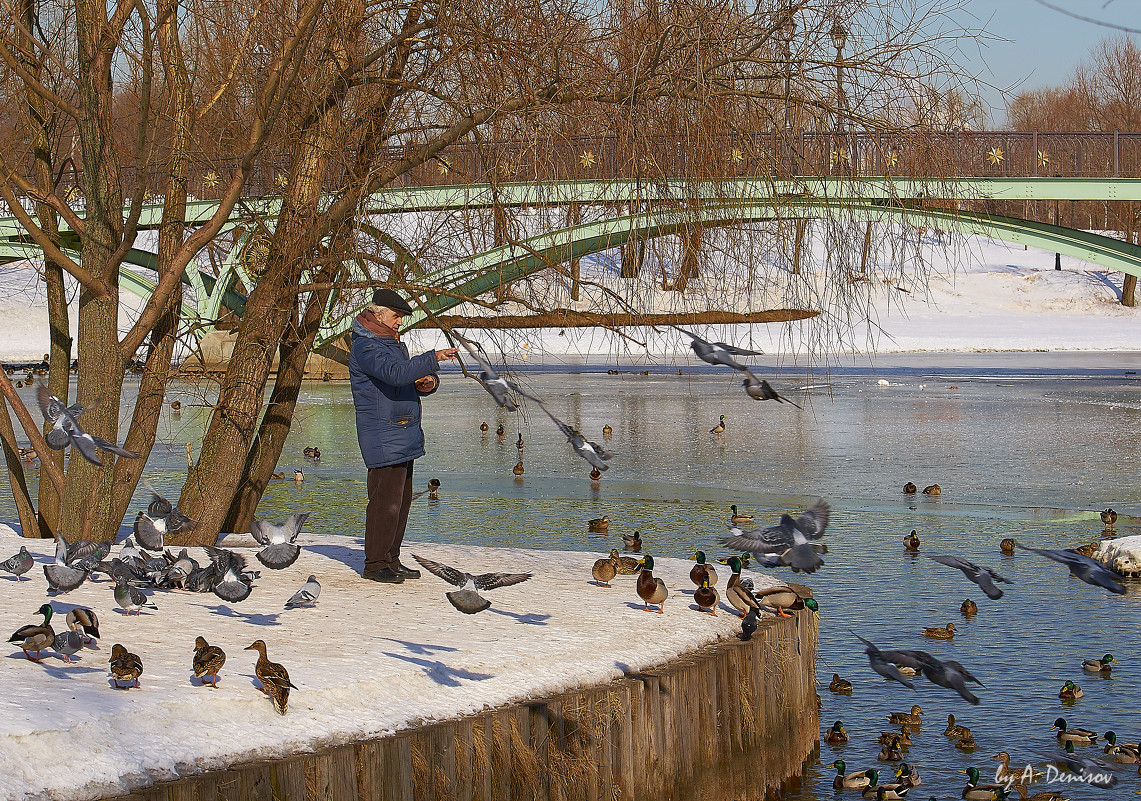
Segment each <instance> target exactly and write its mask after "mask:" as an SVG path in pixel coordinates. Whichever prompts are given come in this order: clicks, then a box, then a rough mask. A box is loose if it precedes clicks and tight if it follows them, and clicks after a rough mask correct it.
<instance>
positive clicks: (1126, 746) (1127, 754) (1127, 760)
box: [1105, 731, 1141, 765]
mask: <svg viewBox="0 0 1141 801" xmlns="http://www.w3.org/2000/svg"><path fill="white" fill-rule="evenodd" d="M1105 753H1106V754H1108V755H1109V756H1111V757H1113V759H1114V760H1115V761H1117V762H1120V763H1121V764H1122V765H1135V764H1136V763H1137V762H1139V761H1141V743H1119V742H1118V741H1117V732H1115V731H1107V732H1106V733H1105Z"/></svg>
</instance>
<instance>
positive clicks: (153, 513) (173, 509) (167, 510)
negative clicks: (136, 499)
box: [143, 478, 197, 550]
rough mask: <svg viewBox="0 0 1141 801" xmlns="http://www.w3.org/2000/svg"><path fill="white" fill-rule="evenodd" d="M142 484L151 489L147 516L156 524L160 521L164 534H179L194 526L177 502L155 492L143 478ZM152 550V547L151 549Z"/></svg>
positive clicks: (193, 522) (194, 523)
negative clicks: (172, 501) (174, 502)
mask: <svg viewBox="0 0 1141 801" xmlns="http://www.w3.org/2000/svg"><path fill="white" fill-rule="evenodd" d="M143 484H144V486H146V488H147V489H149V490H150V491H151V502H150V503H149V504H148V505H147V516H148V517H149V518H150V519H151V520H152V521H154V522H155V524H156V525H158V522H159V521H160V520H161V521H162V524H161V525H162V531H163V533H165V534H181V533H182V532H183V531H189V530H190V529H192V528H194V526H196V525H197V523H196V522H195V521H194V520H191V519H190V518H189V517H187V516H186V515H185V514H183V512H182V510H181V509H179V508H178V505H177V504H172V503H171V502H170V501H168V500H167V499H166V498H164V497H162V496H161V495H159V494H158V493H157V492H155V488H154V487H152V486H151V485H150V482H149V481H147V480H146V479H145V478H144V479H143ZM152 550H154V549H152Z"/></svg>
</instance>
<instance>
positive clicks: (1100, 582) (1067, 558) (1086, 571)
mask: <svg viewBox="0 0 1141 801" xmlns="http://www.w3.org/2000/svg"><path fill="white" fill-rule="evenodd" d="M1015 544H1016V545H1018V543H1015ZM1018 547H1019V548H1021V549H1022V550H1024V551H1033V552H1034V553H1036V554H1038V555H1039V556H1045V557H1046V558H1047V559H1053V560H1054V561H1055V562H1061V563H1062V564H1063V565H1065V566H1066V567H1068V568H1069V569H1070V575H1072V576H1074V577H1075V578H1079V579H1081V580H1082V581H1084V582H1085V583H1086V584H1092V585H1093V586H1095V587H1103V588H1105V589H1107V590H1109V591H1110V592H1113V593H1116V594H1118V595H1124V594H1125V586H1124V585H1123V584H1122V583H1121V582H1120V581H1118V577H1119V576H1120V574H1119V573H1118V572H1117V571H1116V570H1111V569H1110V568H1108V567H1106V566H1105V565H1103V564H1101V563H1100V562H1095V561H1094V560H1093V559H1090V558H1089V557H1088V556H1082V555H1081V554H1080V553H1077V552H1076V551H1071V550H1051V549H1049V548H1027V547H1026V546H1025V545H1018Z"/></svg>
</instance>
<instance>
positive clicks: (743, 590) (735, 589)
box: [725, 556, 761, 617]
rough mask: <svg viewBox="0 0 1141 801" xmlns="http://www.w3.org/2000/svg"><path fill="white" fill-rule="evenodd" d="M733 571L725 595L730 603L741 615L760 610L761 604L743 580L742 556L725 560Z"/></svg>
mask: <svg viewBox="0 0 1141 801" xmlns="http://www.w3.org/2000/svg"><path fill="white" fill-rule="evenodd" d="M725 563H726V564H727V565H728V566H729V570H731V571H732V572H731V573H730V574H729V580H728V581H726V582H725V597H726V598H727V599H728V601H729V605H730V606H732V607H733V608H734V609H736V610H737V615H738V616H739V617H744V616H745V615H747V614H748V613H749V612H750V611H752V610H754V609H755V610H757V611H760V608H761V606H760V604H759V603H757V599H756V598H754V597H753V594H752V593H751V592H749V589H748V588H747V587H746V586H745V585H744V584H743V583H742V580H741V558H740V557H739V556H730V557H729V558H728V559H726V560H725Z"/></svg>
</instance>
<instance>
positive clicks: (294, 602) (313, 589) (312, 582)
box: [285, 576, 321, 609]
mask: <svg viewBox="0 0 1141 801" xmlns="http://www.w3.org/2000/svg"><path fill="white" fill-rule="evenodd" d="M320 595H321V583H320V582H319V581H317V577H316V576H310V577H309V579H308V580H307V581H306V582H305V583H304V584H302V585H301V589H299V590H298V591H297V592H295V593H293V597H292V598H290V599H289V600H288V601H286V602H285V608H286V609H295V608H297V607H299V606H315V605H316V603H317V598H318V597H319V596H320Z"/></svg>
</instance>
